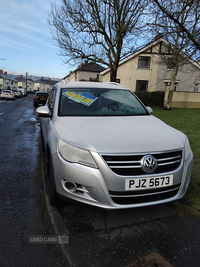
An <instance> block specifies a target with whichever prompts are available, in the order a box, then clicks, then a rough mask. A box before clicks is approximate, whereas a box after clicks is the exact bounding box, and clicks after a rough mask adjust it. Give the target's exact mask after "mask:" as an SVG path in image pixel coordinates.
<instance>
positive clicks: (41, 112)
mask: <svg viewBox="0 0 200 267" xmlns="http://www.w3.org/2000/svg"><path fill="white" fill-rule="evenodd" d="M36 114H37V115H38V116H39V117H46V118H52V115H51V114H50V110H49V108H48V107H47V106H46V105H45V106H41V107H39V108H37V109H36Z"/></svg>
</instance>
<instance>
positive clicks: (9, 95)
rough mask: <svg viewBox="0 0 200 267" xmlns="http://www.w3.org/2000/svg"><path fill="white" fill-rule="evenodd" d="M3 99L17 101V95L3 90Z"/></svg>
mask: <svg viewBox="0 0 200 267" xmlns="http://www.w3.org/2000/svg"><path fill="white" fill-rule="evenodd" d="M1 99H12V100H14V99H15V94H14V93H13V92H12V91H11V90H2V91H1Z"/></svg>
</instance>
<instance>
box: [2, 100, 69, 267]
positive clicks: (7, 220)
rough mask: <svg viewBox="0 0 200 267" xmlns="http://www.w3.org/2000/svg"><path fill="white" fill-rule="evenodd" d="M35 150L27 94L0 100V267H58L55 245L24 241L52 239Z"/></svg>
mask: <svg viewBox="0 0 200 267" xmlns="http://www.w3.org/2000/svg"><path fill="white" fill-rule="evenodd" d="M39 148H40V126H39V122H38V121H37V120H36V118H35V108H34V106H33V95H29V96H27V97H24V98H19V99H16V100H14V101H6V100H0V179H1V181H0V185H1V186H0V240H1V249H0V266H1V267H2V266H5V267H7V266H12V267H15V266H20V267H23V266H24V267H27V266H30V267H31V266H33V267H36V266H37V267H38V266H50V267H51V266H64V265H63V259H62V255H61V253H60V250H59V247H58V245H57V244H51V245H50V244H35V243H32V242H31V239H30V236H36V237H38V236H43V237H44V236H51V235H54V232H53V230H52V227H51V222H50V219H49V217H48V214H47V212H46V210H45V202H44V194H43V189H42V188H43V187H42V179H41V167H40V166H41V164H40V160H39V159H40V158H39V156H40V154H39V151H40V149H39Z"/></svg>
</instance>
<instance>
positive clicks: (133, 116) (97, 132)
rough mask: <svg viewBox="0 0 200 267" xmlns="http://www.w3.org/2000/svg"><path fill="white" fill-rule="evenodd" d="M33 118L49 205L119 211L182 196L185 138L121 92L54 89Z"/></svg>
mask: <svg viewBox="0 0 200 267" xmlns="http://www.w3.org/2000/svg"><path fill="white" fill-rule="evenodd" d="M36 113H37V114H38V115H39V116H40V117H41V123H42V138H43V143H44V148H45V151H46V155H47V159H48V173H49V182H50V200H51V203H52V204H55V203H58V202H59V198H60V199H67V198H70V199H73V200H76V201H80V202H83V203H87V204H90V205H94V206H98V207H101V208H106V209H122V208H133V207H142V206H147V205H154V204H161V203H165V202H169V201H174V200H177V199H180V198H182V197H183V196H184V195H185V193H186V191H187V189H188V186H189V181H190V176H191V172H192V167H193V153H192V151H191V148H190V144H189V141H188V138H187V137H186V135H185V134H183V133H182V132H180V131H178V130H176V129H174V128H172V127H170V126H168V125H167V124H165V123H164V122H162V121H161V120H159V119H158V118H156V117H154V116H152V115H151V113H152V109H151V108H149V107H145V106H144V105H143V104H142V103H141V101H140V100H139V99H138V98H137V97H136V96H135V95H134V94H133V93H132V92H131V91H129V90H128V89H127V88H125V87H122V86H121V85H119V84H115V83H92V82H64V81H63V82H59V83H57V84H56V85H55V86H54V87H53V89H52V91H51V93H50V94H49V98H48V101H47V103H46V105H45V106H42V107H39V108H37V110H36ZM58 197H59V198H58Z"/></svg>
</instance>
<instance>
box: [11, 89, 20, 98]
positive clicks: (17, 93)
mask: <svg viewBox="0 0 200 267" xmlns="http://www.w3.org/2000/svg"><path fill="white" fill-rule="evenodd" d="M12 91H13V93H14V94H15V97H21V96H22V95H21V92H20V91H19V90H17V89H12Z"/></svg>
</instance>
